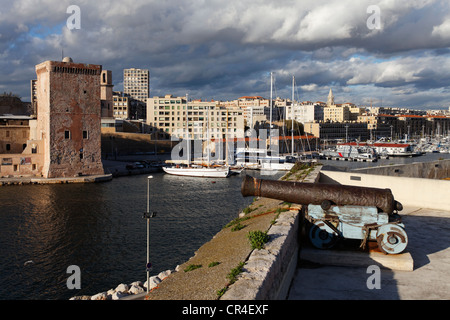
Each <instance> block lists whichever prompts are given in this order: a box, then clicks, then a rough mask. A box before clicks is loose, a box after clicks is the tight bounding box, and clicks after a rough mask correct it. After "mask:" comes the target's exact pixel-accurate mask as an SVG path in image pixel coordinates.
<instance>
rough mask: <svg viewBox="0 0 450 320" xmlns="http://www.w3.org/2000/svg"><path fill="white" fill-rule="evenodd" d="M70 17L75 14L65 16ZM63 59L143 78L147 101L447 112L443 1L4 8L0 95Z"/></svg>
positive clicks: (449, 8)
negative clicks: (331, 99)
mask: <svg viewBox="0 0 450 320" xmlns="http://www.w3.org/2000/svg"><path fill="white" fill-rule="evenodd" d="M73 6H76V8H78V9H79V11H77V10H75V11H74V10H68V9H71V8H73ZM63 55H64V56H70V57H72V59H73V60H74V62H80V63H90V64H100V65H102V66H103V69H107V70H111V71H112V75H113V84H114V90H117V91H121V90H123V69H125V68H144V69H149V70H150V77H151V80H150V90H151V93H150V95H151V96H152V97H153V96H163V95H166V94H173V95H175V96H185V95H186V94H189V97H190V98H194V99H207V100H211V99H214V100H224V101H226V100H234V99H237V98H239V97H241V96H256V95H258V96H263V97H265V98H269V97H270V88H271V86H270V73H271V72H272V73H273V75H274V84H273V87H272V90H273V97H281V98H288V99H290V98H291V97H292V79H293V77H295V86H294V93H295V94H294V98H295V100H298V101H326V100H327V96H328V92H329V90H330V89H332V90H333V93H334V96H335V102H336V103H345V102H352V103H355V104H357V105H359V106H368V105H372V106H384V107H406V108H411V109H439V108H445V109H448V108H449V106H450V90H449V83H450V1H448V0H441V1H437V0H381V1H377V0H329V1H323V0H277V1H274V0H251V1H250V0H239V1H237V0H227V1H224V0H150V1H148V0H147V1H144V0H120V1H119V0H108V1H105V0H98V1H87V0H80V1H76V0H58V1H56V0H15V1H11V0H0V92H1V93H3V92H13V93H15V94H17V95H19V96H21V97H22V100H24V101H29V100H30V80H32V79H35V78H36V73H35V65H37V64H39V63H41V62H43V61H46V60H56V61H59V60H61V58H62V56H63Z"/></svg>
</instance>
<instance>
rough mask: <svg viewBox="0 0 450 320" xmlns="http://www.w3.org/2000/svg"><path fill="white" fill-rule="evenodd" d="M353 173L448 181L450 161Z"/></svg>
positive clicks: (360, 169) (417, 163)
mask: <svg viewBox="0 0 450 320" xmlns="http://www.w3.org/2000/svg"><path fill="white" fill-rule="evenodd" d="M352 172H357V173H365V174H374V175H382V176H391V177H404V178H423V179H446V178H450V159H447V160H437V161H431V162H414V163H410V164H397V165H389V166H380V167H373V168H359V169H353V170H352Z"/></svg>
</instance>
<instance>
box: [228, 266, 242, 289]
mask: <svg viewBox="0 0 450 320" xmlns="http://www.w3.org/2000/svg"><path fill="white" fill-rule="evenodd" d="M243 268H244V262H239V264H238V266H237V267H236V268H233V269H231V271H230V273H229V274H228V275H227V278H228V280H230V283H229V284H233V283H235V282H236V279H237V276H238V275H239V274H240V273H241V272H242V269H243Z"/></svg>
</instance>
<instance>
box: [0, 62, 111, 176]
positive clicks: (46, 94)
mask: <svg viewBox="0 0 450 320" xmlns="http://www.w3.org/2000/svg"><path fill="white" fill-rule="evenodd" d="M35 69H36V75H37V79H36V80H35V81H32V91H34V97H33V104H34V105H35V109H36V113H35V114H33V115H32V116H11V115H9V116H7V117H4V118H2V122H1V124H2V126H1V130H0V142H1V143H0V145H2V149H1V150H0V152H1V154H0V159H1V162H0V176H1V177H9V176H42V177H44V178H56V177H75V176H80V175H98V174H103V173H104V171H103V165H102V161H101V130H100V128H101V127H100V126H101V84H100V82H101V74H102V66H101V65H92V64H85V63H74V62H73V61H72V59H71V58H68V57H67V58H64V59H63V61H45V62H42V63H40V64H38V65H36V67H35Z"/></svg>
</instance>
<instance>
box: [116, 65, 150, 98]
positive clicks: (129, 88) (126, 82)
mask: <svg viewBox="0 0 450 320" xmlns="http://www.w3.org/2000/svg"><path fill="white" fill-rule="evenodd" d="M123 92H124V94H125V95H128V96H130V97H131V98H133V99H134V100H138V101H141V102H143V103H147V99H148V97H149V96H150V72H149V71H148V70H147V69H135V68H131V69H124V70H123Z"/></svg>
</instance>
